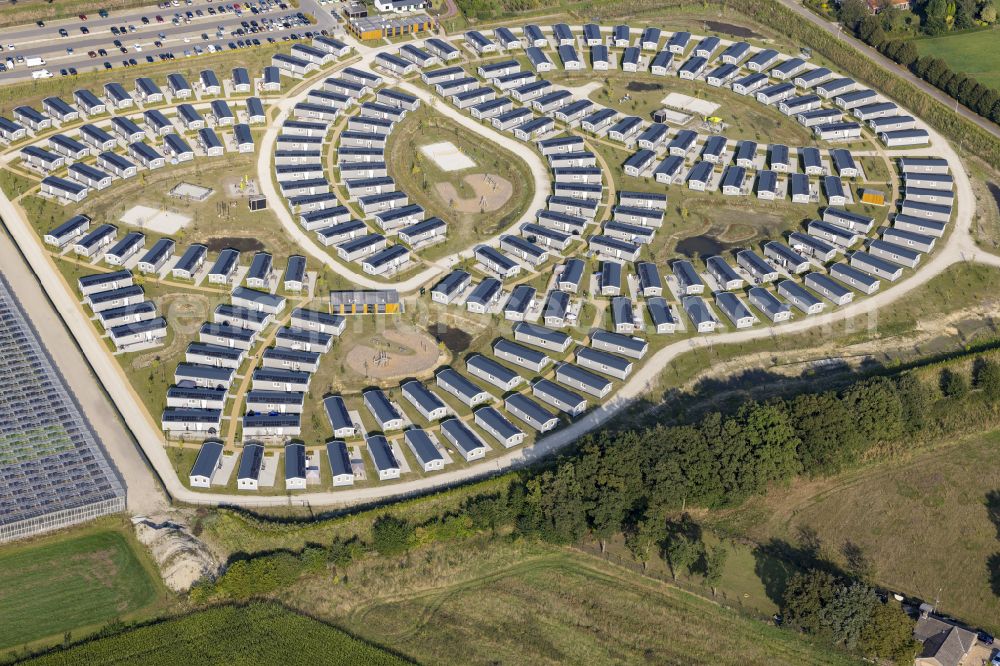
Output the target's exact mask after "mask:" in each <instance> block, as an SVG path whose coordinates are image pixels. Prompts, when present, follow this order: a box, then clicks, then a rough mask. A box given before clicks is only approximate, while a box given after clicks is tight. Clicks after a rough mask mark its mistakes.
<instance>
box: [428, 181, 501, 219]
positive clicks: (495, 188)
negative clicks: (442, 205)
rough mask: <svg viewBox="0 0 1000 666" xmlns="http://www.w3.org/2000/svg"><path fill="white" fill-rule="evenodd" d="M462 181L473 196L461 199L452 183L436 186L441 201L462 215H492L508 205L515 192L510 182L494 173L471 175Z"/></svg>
mask: <svg viewBox="0 0 1000 666" xmlns="http://www.w3.org/2000/svg"><path fill="white" fill-rule="evenodd" d="M462 180H464V181H465V183H466V184H467V185H468V186H469V187H471V188H472V191H473V192H475V194H474V195H473V196H471V197H465V198H463V197H460V196H459V194H458V191H457V190H456V189H455V186H454V185H452V184H451V183H438V184H437V185H435V186H434V188H435V189H436V190H437V193H438V196H440V197H441V199H443V200H444V201H445V202H446V203H447V204H448V205H449V206H451V207H452V208H453V209H455V210H457V211H459V212H462V213H479V212H484V213H491V212H493V211H495V210H497V209H499V208H500V207H501V206H503V205H504V204H505V203H507V201H508V199H510V195H511V194H513V192H514V189H513V186H512V185H511V184H510V181H509V180H507V179H506V178H503V177H501V176H498V175H496V174H492V173H475V174H470V175H468V176H466V177H465V178H463V179H462Z"/></svg>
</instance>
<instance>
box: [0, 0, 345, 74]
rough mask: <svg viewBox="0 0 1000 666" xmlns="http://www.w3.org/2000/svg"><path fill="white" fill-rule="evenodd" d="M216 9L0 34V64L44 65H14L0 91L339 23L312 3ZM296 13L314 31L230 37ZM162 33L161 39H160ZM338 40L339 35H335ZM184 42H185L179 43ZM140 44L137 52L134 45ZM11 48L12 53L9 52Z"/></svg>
mask: <svg viewBox="0 0 1000 666" xmlns="http://www.w3.org/2000/svg"><path fill="white" fill-rule="evenodd" d="M220 4H223V5H224V4H232V3H231V2H228V0H227V2H221V1H220V0H213V1H212V2H208V0H193V1H192V4H190V5H186V4H185V3H184V2H183V0H182V1H181V2H180V4H179V5H178V6H177V7H173V6H171V7H170V9H160V8H158V7H157V6H156V5H155V4H154V5H151V6H149V7H139V8H134V9H129V10H122V11H118V12H114V11H112V12H110V13H109V15H108V18H101V17H100V16H98V15H97V14H96V13H95V14H88V15H87V20H86V21H82V20H80V19H79V18H70V19H60V20H58V21H48V22H46V23H45V27H43V28H40V27H38V26H37V25H34V24H32V25H27V26H21V27H16V28H9V29H6V30H3V31H0V46H2V47H3V52H2V53H0V62H4V64H5V65H6V66H8V67H9V66H10V65H9V62H8V61H7V58H8V57H13V58H16V57H17V56H23V57H24V58H25V60H27V58H30V57H41V58H43V59H44V60H45V65H40V66H36V67H30V68H29V67H27V66H26V63H16V64H15V66H14V69H13V70H8V71H6V72H0V85H3V84H7V83H14V82H17V81H25V80H28V79H30V78H31V72H32V71H36V70H42V69H47V70H48V71H49V72H50V73H52V74H53V75H54V76H59V75H60V74H59V72H60V70H62V69H69V68H71V67H72V68H75V69H76V70H77V71H78V72H84V71H89V70H95V69H106V68H105V66H104V63H105V62H110V63H111V65H112V67H113V68H114V69H121V68H123V64H122V60H125V59H131V58H134V59H135V60H136V62H137V63H139V64H143V63H146V62H147V61H146V56H152V57H154V58H155V59H156V61H157V62H159V57H158V56H159V55H160V54H161V53H168V52H170V53H173V54H174V56H175V58H178V59H182V58H185V54H184V52H185V50H187V51H189V52H190V54H191V57H196V53H195V50H194V47H195V46H198V47H201V48H202V49H203V50H204V52H205V53H208V48H207V47H208V45H209V44H214V45H215V46H216V47H218V48H220V49H224V50H229V46H228V44H229V42H236V41H237V40H240V39H242V40H244V41H246V40H247V39H257V40H259V41H260V42H261V44H267V43H268V42H267V40H268V38H271V39H274V40H275V41H282V40H283V38H287V37H288V36H289V35H292V34H297V35H299V36H300V37H301V36H302V34H303V33H304V32H319V31H321V30H328V31H330V32H331V33H332V34H336V33H337V32H338V31H337V27H338V26H339V23H338V21H337V20H336V19H335V18H334V17H333V15H331V13H330V9H325V8H323V7H321V6H320V4H319V2H318V1H317V0H300V3H299V4H300V6H299V8H298V9H296V8H293V7H292V6H291V5H288V9H280V8H279V7H278V5H277V4H275V6H274V7H273V8H271V9H268V10H266V11H261V12H260V13H258V14H252V13H251V12H249V11H244V12H243V14H242V16H237V15H236V14H235V13H233V12H231V11H227V12H226V13H225V14H216V15H214V16H212V15H210V14H209V13H208V12H207V9H208V8H209V7H212V8H218V7H219V6H220ZM197 10H201V11H202V13H203V14H204V16H197V14H195V16H194V18H192V19H191V22H190V23H184V22H183V20H182V21H181V22H180V24H179V25H174V24H173V23H172V22H171V20H172V19H173V18H174V14H175V13H179V14H181V16H184V15H185V14H186V12H189V11H190V12H192V13H195V12H196V11H197ZM299 12H302V13H303V14H312V15H313V16H315V17H316V19H317V21H318V22H317V24H315V25H292V27H290V28H282V29H280V30H273V31H267V30H264V31H262V32H257V33H256V34H249V33H248V34H246V35H241V36H234V35H232V34H231V33H232V32H233V31H235V30H237V29H238V28H242V27H243V26H242V22H243V21H246V22H247V23H249V22H250V21H257V23H258V24H261V20H262V19H263V18H269V19H271V20H273V21H276V20H278V19H279V18H284V17H287V16H293V17H294V16H295V15H296V14H298V13H299ZM158 15H159V16H161V17H163V23H158V22H157V21H156V16H158ZM144 16H145V17H146V18H148V19H149V24H148V25H146V24H143V22H142V17H144ZM130 25H132V26H135V32H129V33H128V34H125V35H114V34H112V33H111V27H112V26H118V27H122V26H125V27H126V29H128V26H130ZM220 26H221V27H222V28H223V32H224V34H223V36H222V37H219V36H218V33H217V31H218V29H219V27H220ZM81 27H86V28H87V29H88V30H89V31H90V34H87V35H84V34H82V33H81V32H80V28H81ZM60 28H64V29H65V30H66V31H67V33H68V35H69V36H68V37H60V35H59V29H60ZM160 33H162V34H163V35H165V38H161V37H160V36H159V35H160ZM202 34H206V35H207V36H208V39H207V40H205V39H202ZM338 36H342V35H338ZM116 39H117V40H120V41H121V43H122V46H124V47H125V48H126V49H128V53H122V52H121V51H120V50H119V48H118V47H117V46H115V45H114V41H115V40H116ZM185 39H187V40H188V41H186V42H185V41H184V40H185ZM156 41H160V42H161V43H162V47H156V46H154V42H156ZM136 44H139V47H140V48H141V49H142V50H141V51H139V50H137V49H136V47H135V45H136ZM11 45H13V46H14V49H13V50H11V48H10V47H11ZM67 49H72V50H73V53H72V54H70V53H67ZM99 49H105V50H106V51H107V56H101V55H98V56H97V57H94V58H91V57H90V56H89V55H88V52H90V51H95V52H96V51H98V50H99Z"/></svg>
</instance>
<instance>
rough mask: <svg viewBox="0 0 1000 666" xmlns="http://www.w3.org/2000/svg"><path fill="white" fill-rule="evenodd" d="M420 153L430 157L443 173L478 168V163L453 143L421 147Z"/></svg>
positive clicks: (444, 142) (447, 142)
mask: <svg viewBox="0 0 1000 666" xmlns="http://www.w3.org/2000/svg"><path fill="white" fill-rule="evenodd" d="M420 152H422V153H423V154H424V155H426V156H427V157H429V158H430V159H431V160H432V161H433V162H434V164H436V165H437V167H438V168H439V169H441V170H442V171H461V170H462V169H470V168H472V167H474V166H476V163H475V162H473V161H472V159H471V158H469V156H468V155H466V154H465V153H463V152H462V151H461V150H459V149H458V148H456V147H455V144H453V143H452V142H451V141H441V142H439V143H430V144H427V145H426V146H420Z"/></svg>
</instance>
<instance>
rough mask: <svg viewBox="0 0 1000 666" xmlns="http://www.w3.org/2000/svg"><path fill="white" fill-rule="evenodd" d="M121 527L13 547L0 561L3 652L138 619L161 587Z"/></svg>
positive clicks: (103, 524) (107, 524)
mask: <svg viewBox="0 0 1000 666" xmlns="http://www.w3.org/2000/svg"><path fill="white" fill-rule="evenodd" d="M137 547H138V544H135V542H134V539H133V538H132V537H131V534H130V533H129V532H128V531H126V528H124V527H123V526H120V523H118V522H117V521H116V520H103V521H100V522H98V523H93V524H91V525H89V526H88V527H86V528H81V529H74V530H72V531H68V532H61V533H58V534H55V535H52V536H47V537H42V538H40V539H36V540H32V541H27V542H24V543H18V544H9V545H7V546H5V547H4V551H3V553H2V554H0V627H3V630H2V631H0V648H7V647H13V646H20V645H23V644H26V643H30V642H32V641H36V640H39V639H42V638H46V637H49V636H54V635H56V634H62V633H63V632H66V631H72V630H77V629H79V628H82V627H94V626H98V625H102V624H104V623H106V622H109V621H110V620H112V619H115V618H125V617H128V616H130V615H134V614H135V613H137V612H138V611H141V610H143V609H145V608H147V607H148V606H150V605H152V604H154V603H155V602H156V600H157V597H158V595H159V594H160V589H161V586H160V584H159V578H158V577H157V576H156V571H155V568H154V567H153V565H152V564H151V563H145V560H144V554H140V553H139V552H137V551H136V548H137Z"/></svg>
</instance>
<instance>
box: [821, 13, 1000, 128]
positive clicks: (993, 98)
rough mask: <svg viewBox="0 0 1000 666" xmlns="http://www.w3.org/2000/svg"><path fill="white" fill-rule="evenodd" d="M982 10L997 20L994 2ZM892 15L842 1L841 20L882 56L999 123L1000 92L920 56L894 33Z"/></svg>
mask: <svg viewBox="0 0 1000 666" xmlns="http://www.w3.org/2000/svg"><path fill="white" fill-rule="evenodd" d="M936 1H937V0H931V1H930V2H928V3H927V4H928V6H929V5H932V4H933V3H934V2H936ZM942 2H943V0H942ZM959 6H960V7H962V6H964V5H961V4H960V5H959ZM966 11H967V10H963V12H966ZM983 11H984V12H985V13H986V14H987V15H989V16H992V17H993V20H996V9H995V8H993V6H992V5H990V6H989V7H988V8H984V9H983ZM889 14H891V12H888V11H883V12H881V13H880V14H877V15H873V14H871V13H869V12H868V9H867V3H865V2H864V0H845V1H844V2H843V3H842V4H841V9H840V13H839V19H840V21H841V23H842V24H843V25H844V27H846V28H847V29H848V30H850V31H851V32H853V33H854V35H855V36H857V37H858V38H859V39H861V40H862V41H863V42H865V43H866V44H868V45H869V46H871V47H873V48H875V49H877V50H878V51H879V52H880V53H882V55H884V56H886V57H887V58H890V59H891V60H893V61H895V62H897V63H899V64H900V65H902V66H903V67H906V68H908V69H909V70H910V71H911V72H913V73H914V74H916V75H917V76H919V77H920V78H922V79H923V80H925V81H927V82H928V83H930V84H931V85H932V86H934V87H935V88H938V89H939V90H941V91H943V92H945V93H946V94H948V95H949V96H950V97H952V98H953V99H955V100H957V101H958V102H959V103H961V104H963V105H964V106H966V107H968V108H969V109H971V110H972V111H975V112H976V113H978V114H979V115H981V116H982V117H984V118H987V119H988V120H992V121H993V122H995V123H998V124H1000V91H997V90H996V89H994V88H990V87H988V86H985V85H983V84H982V83H980V82H979V81H977V80H976V79H975V78H974V77H971V76H969V75H968V74H965V73H964V72H955V71H954V70H952V69H951V67H950V66H949V65H948V63H947V62H945V61H944V60H942V59H941V58H934V57H932V56H923V57H921V56H920V54H919V53H918V52H917V48H916V46H914V44H913V42H912V41H910V40H906V39H898V38H895V37H893V36H892V35H893V33H892V31H891V28H890V27H889V26H890V25H891V21H892V19H891V18H888V19H887V16H888V15H889ZM962 15H964V13H963V14H962Z"/></svg>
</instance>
